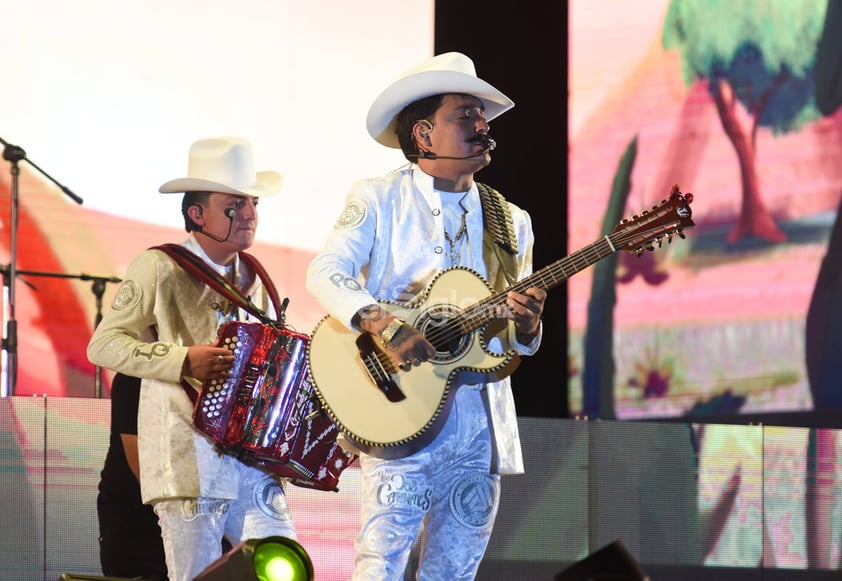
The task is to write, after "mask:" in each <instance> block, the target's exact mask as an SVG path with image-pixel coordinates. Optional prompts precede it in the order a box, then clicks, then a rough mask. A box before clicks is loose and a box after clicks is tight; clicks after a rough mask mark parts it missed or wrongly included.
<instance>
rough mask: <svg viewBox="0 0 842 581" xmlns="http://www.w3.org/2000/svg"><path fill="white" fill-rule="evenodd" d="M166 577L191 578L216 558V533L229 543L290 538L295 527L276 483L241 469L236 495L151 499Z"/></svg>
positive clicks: (259, 473)
mask: <svg viewBox="0 0 842 581" xmlns="http://www.w3.org/2000/svg"><path fill="white" fill-rule="evenodd" d="M153 507H154V509H155V513H156V514H157V515H158V522H159V524H160V526H161V536H162V538H163V541H164V553H165V555H166V560H167V569H168V572H169V579H170V581H192V580H193V579H194V578H195V577H196V576H198V575H199V573H201V572H202V571H204V570H205V569H206V568H207V567H208V566H209V565H211V564H212V563H214V562H215V561H216V560H217V559H219V557H221V556H222V537H223V535H225V536H227V537H228V539H229V540H230V541H231V544H232V545H236V544H237V543H239V542H240V541H243V540H246V539H250V538H263V537H268V536H275V535H278V536H284V537H290V538H293V539H295V538H296V535H295V527H294V524H293V521H292V517H291V515H290V512H289V507H288V505H287V501H286V496H285V495H284V491H283V488H282V486H281V485H280V483H279V481H278V480H277V479H276V478H275V477H272V476H268V475H266V474H265V473H264V472H262V471H260V470H257V469H254V468H246V469H244V471H243V472H242V474H241V480H240V486H239V498H237V499H236V500H231V501H228V500H220V499H213V498H181V499H167V500H159V501H156V502H154V503H153Z"/></svg>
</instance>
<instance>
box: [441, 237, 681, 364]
mask: <svg viewBox="0 0 842 581" xmlns="http://www.w3.org/2000/svg"><path fill="white" fill-rule="evenodd" d="M678 226H679V225H678V224H674V225H671V227H667V228H663V227H659V228H658V229H656V230H662V231H663V232H664V233H663V234H662V235H661V236H655V237H651V235H647V234H646V233H645V232H644V234H643V235H641V233H640V232H625V231H623V230H621V231H619V232H614V233H612V234H609V235H607V236H605V237H604V238H602V239H600V240H597V241H596V242H592V243H591V244H589V245H588V246H585V247H584V248H582V249H581V250H580V251H579V252H576V253H574V254H572V255H570V256H566V257H564V258H562V259H560V260H558V261H556V262H555V263H553V264H551V265H550V266H548V267H547V268H545V269H542V270H539V271H538V272H536V273H534V274H532V275H530V276H528V277H526V278H524V279H523V280H521V281H518V282H516V283H515V284H513V285H512V286H510V287H509V288H507V289H506V290H505V291H504V292H502V293H498V294H497V295H492V296H490V297H487V298H485V299H483V300H481V301H479V302H477V303H474V304H473V305H471V306H469V307H467V308H466V309H465V310H464V311H463V312H462V313H459V314H457V315H454V316H453V317H451V318H449V319H447V320H446V321H445V323H444V324H442V325H440V326H436V327H435V328H433V329H432V330H431V331H430V332H429V334H427V335H426V338H427V340H428V341H430V343H432V344H433V346H434V347H436V349H439V348H440V347H442V346H444V345H449V344H451V343H453V342H455V341H457V340H458V339H459V338H461V337H462V336H464V335H466V334H468V333H470V332H472V331H475V330H476V329H479V328H480V327H482V326H483V325H485V324H487V323H489V322H491V321H492V320H493V319H494V318H496V315H497V313H498V308H497V307H500V306H502V305H504V304H505V302H506V293H507V292H509V291H515V292H519V293H522V292H524V291H525V290H526V289H528V288H531V287H533V286H537V287H539V288H543V289H545V290H547V289H549V288H551V287H553V286H555V285H557V284H559V283H561V282H564V281H565V280H567V279H568V278H570V277H571V276H572V275H573V274H576V273H577V272H579V271H580V270H584V269H585V268H587V267H588V266H591V265H592V264H594V263H596V262H598V261H599V260H601V259H602V258H603V257H605V256H608V255H610V254H614V253H615V252H616V249H618V248H622V247H623V246H626V245H627V244H628V243H630V242H633V241H634V240H635V237H641V236H642V237H643V238H644V240H643V241H642V242H641V243H640V244H639V245H638V246H637V248H640V249H642V248H644V244H647V243H649V244H651V243H652V242H656V241H660V239H661V238H663V237H664V236H670V237H671V236H672V233H673V232H675V231H677V232H679V234H680V229H678V228H677V227H678ZM565 265H568V266H570V267H572V268H571V269H570V270H571V273H570V274H568V273H567V271H566V270H565ZM557 275H559V276H558V277H557ZM536 281H537V282H536Z"/></svg>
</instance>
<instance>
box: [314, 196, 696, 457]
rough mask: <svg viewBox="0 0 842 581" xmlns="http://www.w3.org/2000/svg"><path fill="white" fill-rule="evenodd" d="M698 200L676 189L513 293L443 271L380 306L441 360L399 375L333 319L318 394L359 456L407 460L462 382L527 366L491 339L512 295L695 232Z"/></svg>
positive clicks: (321, 341) (376, 341)
mask: <svg viewBox="0 0 842 581" xmlns="http://www.w3.org/2000/svg"><path fill="white" fill-rule="evenodd" d="M692 201H693V194H689V193H688V194H686V195H685V194H682V193H681V192H680V191H678V187H677V186H675V187H673V189H672V192H671V194H670V196H669V198H668V199H666V200H663V201H662V202H660V203H659V204H658V205H656V206H653V207H652V208H651V209H650V210H647V211H643V212H641V213H640V214H638V215H635V216H633V217H631V218H628V219H626V220H623V221H622V222H620V224H618V225H617V226H616V227H615V228H614V230H613V231H612V232H611V234H608V235H606V236H603V237H602V238H601V239H599V240H597V241H595V242H593V243H592V244H590V245H588V246H586V247H584V248H582V249H581V250H578V251H576V252H574V253H573V254H570V255H568V256H566V257H565V258H562V259H560V260H558V261H556V262H554V263H552V264H550V265H549V266H546V267H545V268H542V269H541V270H538V271H536V272H534V273H532V274H531V275H529V276H527V277H526V278H524V279H522V280H520V281H518V282H517V283H515V284H514V285H512V286H511V287H509V288H507V289H505V290H503V291H501V292H494V291H493V290H492V288H491V286H490V285H489V284H488V283H487V282H486V281H485V280H484V279H483V278H482V277H481V276H480V275H479V274H478V273H476V272H475V271H473V270H471V269H468V268H464V267H458V266H457V267H454V268H450V269H448V270H445V271H442V272H441V273H440V274H438V275H437V276H436V277H435V278H434V279H433V281H432V282H431V283H430V285H429V286H428V287H427V289H426V290H425V291H424V293H422V294H421V295H419V297H417V298H416V300H415V301H413V302H412V303H408V304H405V303H395V302H390V301H381V302H380V303H379V304H380V307H381V308H383V309H385V310H387V311H389V312H390V313H392V314H393V315H394V316H396V317H398V318H400V319H402V320H404V321H406V323H407V324H409V325H412V326H413V327H415V329H417V330H418V331H419V332H420V333H422V334H423V335H424V337H425V338H426V339H427V340H428V341H429V342H430V343H431V344H432V345H433V346H434V347H435V350H436V354H435V356H434V357H433V358H432V359H430V360H429V361H426V362H424V363H422V364H421V365H420V366H418V367H413V368H412V369H411V370H409V371H402V370H400V369H398V368H397V366H396V365H395V363H394V362H393V361H392V359H391V358H390V357H389V355H388V354H387V353H386V351H385V346H384V345H383V342H382V341H381V340H380V338H379V337H376V336H374V335H372V334H370V333H356V332H354V331H351V330H350V329H348V328H347V327H346V326H345V325H344V324H343V323H341V322H340V321H338V320H336V319H335V318H333V317H331V316H329V315H328V316H327V317H325V318H324V319H322V320H321V321H320V322H319V323H318V325H317V326H316V328H315V329H314V331H313V335H312V338H311V340H310V345H309V348H308V352H307V357H308V363H309V368H310V374H311V378H312V382H313V387H314V388H315V391H316V393H317V395H318V397H319V399H320V400H321V403H322V406H323V409H324V410H325V411H326V412H327V413H328V415H329V416H330V417H331V419H333V421H334V422H335V423H336V425H337V426H338V427H339V429H340V430H341V431H342V432H343V433H344V434H345V436H346V437H347V438H348V439H349V440H350V441H351V442H353V443H354V445H355V446H357V447H358V448H360V449H361V450H362V451H364V452H366V453H368V454H371V455H373V456H377V457H380V458H402V457H405V456H408V455H410V454H413V453H415V452H416V451H418V450H420V449H421V448H423V447H424V446H425V445H426V444H428V443H429V442H430V441H431V440H432V438H433V437H435V435H436V434H437V433H438V431H439V430H440V429H441V427H442V426H443V424H444V421H445V420H446V419H447V414H448V411H449V409H450V407H451V397H450V396H451V395H452V394H453V393H454V391H455V388H456V387H458V386H460V385H463V384H475V383H482V382H488V381H498V380H500V379H503V378H505V377H507V376H508V375H510V374H511V373H512V372H513V371H514V370H515V369H516V368H517V366H518V364H519V363H520V358H519V356H518V354H517V353H516V352H515V351H514V350H508V351H505V352H503V353H494V352H492V351H491V350H490V349H489V347H488V343H489V339H490V337H491V336H493V334H494V333H496V332H500V330H501V329H502V328H503V326H505V321H503V322H502V326H501V319H499V318H497V316H496V313H497V312H498V307H500V306H502V305H505V303H506V295H507V293H508V291H510V290H514V291H517V292H520V293H523V292H524V291H525V290H526V289H528V288H530V287H538V288H542V289H545V290H549V289H551V288H553V287H555V286H557V285H559V284H561V283H562V282H564V281H565V280H567V279H568V278H570V277H571V276H573V275H574V274H576V273H578V272H580V271H582V270H584V269H585V268H587V267H588V266H590V265H592V264H594V263H596V262H598V261H599V260H602V259H603V258H606V257H607V256H610V255H612V254H614V253H615V252H617V251H619V250H624V251H627V252H631V253H635V254H638V255H639V254H642V253H643V252H644V251H645V250H654V248H655V245H656V244H657V245H658V246H660V245H661V244H662V243H663V241H664V240H666V241H667V242H671V241H672V239H673V237H674V236H675V235H677V236H679V237H681V238H684V234H683V230H685V229H688V228H692V227H693V226H694V225H695V224H694V223H693V220H692V212H691V210H690V203H691V202H692Z"/></svg>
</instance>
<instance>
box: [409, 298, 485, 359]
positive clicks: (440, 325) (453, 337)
mask: <svg viewBox="0 0 842 581" xmlns="http://www.w3.org/2000/svg"><path fill="white" fill-rule="evenodd" d="M460 312H461V311H460V310H459V309H457V308H456V307H454V306H453V305H445V304H442V305H434V306H433V307H432V308H430V309H428V310H426V311H424V312H423V313H422V314H421V315H420V316H419V317H418V318H417V319H416V320H415V328H416V329H418V331H420V332H421V334H422V335H424V337H426V338H427V340H428V341H429V342H430V343H432V344H433V347H435V349H436V354H435V355H434V356H433V359H434V360H435V361H436V362H437V363H447V362H448V361H452V360H454V359H459V358H460V357H461V356H462V355H463V354H464V352H465V351H466V350H467V349H468V347H469V346H470V338H471V335H470V333H469V334H467V335H465V334H463V333H462V331H460V329H459V326H458V324H457V322H455V321H451V319H452V318H453V317H454V316H455V315H458V314H459V313H460Z"/></svg>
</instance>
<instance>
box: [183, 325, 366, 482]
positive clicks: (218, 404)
mask: <svg viewBox="0 0 842 581" xmlns="http://www.w3.org/2000/svg"><path fill="white" fill-rule="evenodd" d="M219 338H220V345H221V346H223V347H227V348H228V349H230V350H231V352H232V353H233V354H234V367H233V369H232V371H231V377H229V378H228V379H227V380H224V381H219V380H209V381H206V382H205V383H204V384H203V385H202V391H201V393H200V395H199V398H198V399H197V400H196V405H195V407H194V410H193V422H194V424H195V425H196V427H197V428H198V429H199V430H200V431H201V432H203V433H204V434H206V435H207V436H209V437H210V438H211V439H212V440H213V441H214V442H215V443H216V445H217V447H218V448H219V449H220V450H221V451H222V452H224V453H226V454H230V455H233V456H236V457H238V458H240V459H241V460H243V461H245V462H250V463H256V464H259V465H261V466H263V467H265V468H266V469H267V470H269V471H271V472H273V473H275V474H277V475H279V476H282V477H285V478H289V479H290V480H291V482H292V483H293V484H296V485H298V486H303V487H306V488H315V489H318V490H336V489H337V487H338V482H339V477H340V475H341V473H342V471H343V470H344V469H345V468H347V467H348V466H349V465H350V464H351V463H352V462H353V461H354V459H355V458H356V456H354V455H353V454H350V453H348V452H346V451H344V450H343V449H342V448H341V447H340V446H339V444H338V442H337V436H338V435H339V429H338V428H337V426H336V424H335V423H334V422H333V421H332V420H331V419H330V418H329V417H328V415H327V414H326V413H324V411H323V410H322V409H321V406H320V403H319V399H318V397H317V395H316V393H315V390H314V388H313V385H312V383H311V381H310V375H309V372H308V369H307V346H308V343H309V337H308V336H307V335H303V334H300V333H295V332H292V331H289V330H286V329H279V328H275V327H272V326H270V325H263V324H260V323H243V322H239V321H234V322H230V323H226V324H225V325H223V326H222V327H221V328H220V330H219Z"/></svg>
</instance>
